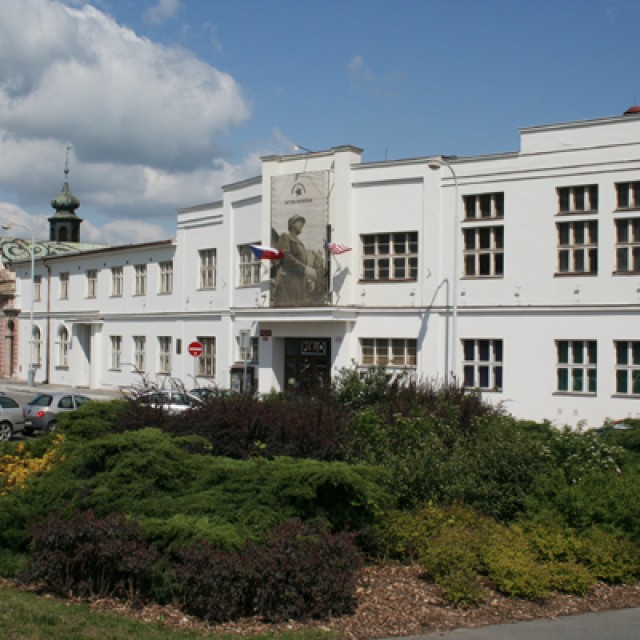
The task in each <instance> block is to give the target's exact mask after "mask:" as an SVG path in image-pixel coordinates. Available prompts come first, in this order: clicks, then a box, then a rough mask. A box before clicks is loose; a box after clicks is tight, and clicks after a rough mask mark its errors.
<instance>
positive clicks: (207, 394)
mask: <svg viewBox="0 0 640 640" xmlns="http://www.w3.org/2000/svg"><path fill="white" fill-rule="evenodd" d="M189 393H190V394H191V395H192V396H197V397H198V398H200V400H205V401H206V400H209V399H210V398H221V397H223V396H232V395H235V394H234V392H233V391H231V390H230V389H219V388H218V387H195V389H191V390H190V391H189Z"/></svg>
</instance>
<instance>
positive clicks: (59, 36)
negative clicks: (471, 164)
mask: <svg viewBox="0 0 640 640" xmlns="http://www.w3.org/2000/svg"><path fill="white" fill-rule="evenodd" d="M639 26H640V0H536V2H531V0H456V1H455V2H447V1H446V0H439V1H433V0H422V1H419V0H394V1H386V2H383V1H376V2H373V1H365V0H323V1H322V2H310V1H301V0H298V1H297V2H294V1H292V0H92V1H90V2H85V1H83V0H60V1H58V0H1V2H0V145H2V153H1V154H0V220H2V221H4V220H7V219H10V220H13V221H16V222H21V223H22V224H27V225H28V226H32V227H35V228H36V229H42V231H41V233H39V234H38V235H40V236H41V237H43V236H46V225H47V222H46V218H47V217H48V216H50V215H51V214H52V213H53V210H52V209H51V208H50V206H49V202H50V200H51V199H52V198H53V197H54V196H55V195H56V194H57V193H58V191H59V190H60V188H61V186H62V182H63V179H64V175H63V169H64V161H65V152H66V151H65V150H66V146H67V145H72V150H71V156H70V169H71V170H70V184H71V189H72V191H73V193H74V194H75V195H76V196H77V197H78V198H79V199H80V201H81V203H82V206H81V208H80V209H79V211H78V213H79V215H80V216H81V217H83V218H84V219H85V223H83V227H82V231H83V238H84V239H85V240H91V241H96V242H98V241H105V242H111V243H114V244H119V243H124V242H132V241H140V242H143V241H148V240H154V239H159V238H166V237H171V236H172V235H173V234H174V232H175V212H176V209H177V208H178V207H185V206H190V205H193V204H198V203H202V202H208V201H212V200H215V199H217V198H219V197H220V187H221V186H222V185H224V184H227V183H229V182H233V181H236V180H241V179H244V178H246V177H249V176H252V175H256V174H258V173H259V171H260V162H259V158H260V156H261V155H268V154H273V153H291V152H293V148H294V145H295V144H299V145H302V146H304V147H307V148H310V149H314V150H319V149H325V148H329V147H332V146H337V145H343V144H352V145H356V146H358V147H361V148H363V149H364V154H363V159H364V160H365V161H377V160H385V159H397V158H407V157H419V156H426V155H432V154H452V155H453V154H455V155H476V154H485V153H495V152H502V151H514V150H517V149H518V146H519V136H518V129H519V128H521V127H526V126H532V125H537V124H547V123H553V122H567V121H573V120H583V119H590V118H599V117H606V116H611V115H618V114H621V113H622V112H623V111H625V110H626V109H627V108H628V107H629V106H631V105H633V104H636V103H638V102H639V101H640V79H639V78H638V68H639V65H638V62H639V58H640V53H639V51H640V50H639V48H638V46H637V31H638V27H639Z"/></svg>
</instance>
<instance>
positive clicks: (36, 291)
mask: <svg viewBox="0 0 640 640" xmlns="http://www.w3.org/2000/svg"><path fill="white" fill-rule="evenodd" d="M33 300H34V302H40V301H41V300H42V276H33Z"/></svg>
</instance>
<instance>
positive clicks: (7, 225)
mask: <svg viewBox="0 0 640 640" xmlns="http://www.w3.org/2000/svg"><path fill="white" fill-rule="evenodd" d="M12 227H21V228H22V229H25V230H27V231H28V232H29V233H30V234H31V242H30V244H29V253H30V254H31V303H30V305H29V340H28V341H27V345H28V348H29V369H28V370H27V385H28V386H29V387H33V386H34V378H35V371H34V369H33V299H34V297H35V292H36V285H35V282H36V278H35V254H34V245H35V243H34V239H33V229H32V228H31V227H28V226H27V225H26V224H20V223H18V222H6V223H4V224H3V225H2V228H3V229H4V230H5V231H6V230H7V229H11V228H12Z"/></svg>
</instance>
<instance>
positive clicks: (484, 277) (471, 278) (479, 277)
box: [460, 274, 504, 280]
mask: <svg viewBox="0 0 640 640" xmlns="http://www.w3.org/2000/svg"><path fill="white" fill-rule="evenodd" d="M460 280H504V275H502V274H501V275H499V276H489V275H487V276H482V275H480V276H460Z"/></svg>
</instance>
